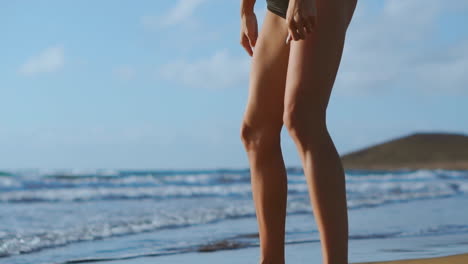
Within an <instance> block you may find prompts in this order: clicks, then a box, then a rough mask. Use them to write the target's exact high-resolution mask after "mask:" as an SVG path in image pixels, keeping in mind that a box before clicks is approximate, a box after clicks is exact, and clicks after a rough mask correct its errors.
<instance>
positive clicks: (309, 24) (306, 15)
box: [286, 0, 317, 44]
mask: <svg viewBox="0 0 468 264" xmlns="http://www.w3.org/2000/svg"><path fill="white" fill-rule="evenodd" d="M286 23H287V25H288V37H287V38H286V44H289V42H290V40H291V38H292V39H293V40H300V39H305V37H306V32H307V33H311V32H312V31H313V30H314V28H315V26H316V24H317V9H316V0H290V1H289V5H288V11H287V13H286ZM304 29H305V30H304Z"/></svg>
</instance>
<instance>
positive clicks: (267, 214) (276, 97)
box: [240, 11, 289, 264]
mask: <svg viewBox="0 0 468 264" xmlns="http://www.w3.org/2000/svg"><path fill="white" fill-rule="evenodd" d="M286 36H287V27H286V24H285V22H284V19H283V18H281V17H279V16H277V15H275V14H273V13H271V12H270V11H267V14H266V16H265V19H264V21H263V25H262V29H261V31H260V32H259V36H258V39H257V43H256V45H255V50H254V54H253V57H252V64H251V72H250V80H249V95H248V102H247V105H246V109H245V113H244V117H243V122H242V125H241V133H240V134H241V139H242V142H243V144H244V146H245V150H246V153H247V155H248V159H249V163H250V172H251V186H252V195H253V200H254V204H255V210H256V216H257V222H258V227H259V236H260V263H261V264H283V263H284V236H285V217H286V201H287V175H286V169H285V165H284V161H283V156H282V152H281V146H280V134H281V129H282V126H283V105H284V89H285V83H286V71H287V63H288V57H289V45H286V44H285V39H286Z"/></svg>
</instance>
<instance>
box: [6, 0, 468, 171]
mask: <svg viewBox="0 0 468 264" xmlns="http://www.w3.org/2000/svg"><path fill="white" fill-rule="evenodd" d="M239 6H240V1H217V0H178V1H169V0H164V1H129V0H125V1H124V0H119V1H110V0H102V1H91V0H81V1H63V0H60V1H59V0H57V1H51V0H47V1H28V2H27V3H26V2H24V1H2V3H1V4H0V32H1V35H2V37H1V39H2V41H0V58H1V60H2V63H0V74H1V76H0V77H1V78H0V94H1V103H0V121H1V123H0V146H1V147H0V160H1V163H0V168H5V169H7V168H82V169H86V168H132V169H148V168H151V169H190V168H246V167H248V160H247V156H246V154H245V152H244V149H243V146H242V144H241V141H240V137H239V129H240V123H241V120H242V115H243V112H244V108H245V104H246V100H247V92H248V86H247V85H248V73H249V67H250V59H251V58H250V57H249V56H248V55H247V53H246V52H245V50H244V49H243V48H242V47H241V46H240V44H239V29H240V28H239V26H240V20H239ZM255 12H256V14H257V18H258V21H259V28H261V24H262V21H263V17H264V15H265V13H266V12H267V10H266V4H265V1H260V0H259V1H257V3H256V6H255ZM464 25H465V26H464ZM466 25H468V2H467V1H466V0H451V1H440V0H405V1H397V0H387V1H382V0H359V2H358V6H357V9H356V12H355V15H354V18H353V21H352V23H351V25H350V28H349V30H348V35H347V39H346V44H345V50H344V53H343V58H342V63H341V66H340V69H339V72H338V76H337V79H336V82H335V87H334V90H333V92H332V96H331V98H330V103H329V107H328V113H327V122H328V127H329V130H330V133H331V135H332V137H333V139H334V141H335V145H336V147H337V149H338V151H339V152H340V154H344V153H347V152H350V151H353V150H357V149H359V148H362V147H366V146H368V145H371V144H376V143H379V142H382V141H384V140H388V139H391V138H393V137H397V136H402V135H405V134H409V133H413V132H418V131H423V132H428V131H442V132H455V133H465V134H468V115H467V113H468V103H467V102H468V90H467V88H468V87H467V85H468V74H467V73H468V71H467V69H468V28H467V27H466ZM282 147H283V155H284V158H285V162H286V165H287V166H299V165H300V160H299V157H298V154H297V152H296V149H295V146H294V143H293V142H292V140H291V139H290V138H289V136H288V134H287V131H286V129H284V128H283V132H282Z"/></svg>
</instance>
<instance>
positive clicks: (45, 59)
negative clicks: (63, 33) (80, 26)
mask: <svg viewBox="0 0 468 264" xmlns="http://www.w3.org/2000/svg"><path fill="white" fill-rule="evenodd" d="M64 61H65V55H64V48H63V46H62V45H56V46H53V47H49V48H47V49H45V50H44V51H42V52H41V53H39V54H38V55H36V56H33V57H31V58H30V59H29V60H28V61H27V62H26V63H24V64H23V65H22V66H21V67H20V69H19V72H20V73H21V74H24V75H34V74H39V73H47V72H55V71H58V70H60V69H61V68H63V65H64Z"/></svg>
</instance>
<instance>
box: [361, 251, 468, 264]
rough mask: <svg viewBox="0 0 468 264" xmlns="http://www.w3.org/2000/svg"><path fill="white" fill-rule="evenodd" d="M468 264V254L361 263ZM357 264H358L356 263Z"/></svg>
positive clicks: (363, 263)
mask: <svg viewBox="0 0 468 264" xmlns="http://www.w3.org/2000/svg"><path fill="white" fill-rule="evenodd" d="M417 263H418V264H467V263H468V253H466V254H457V255H450V256H444V257H434V258H420V259H404V260H394V261H379V262H361V263H360V264H417ZM356 264H357V263H356Z"/></svg>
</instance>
